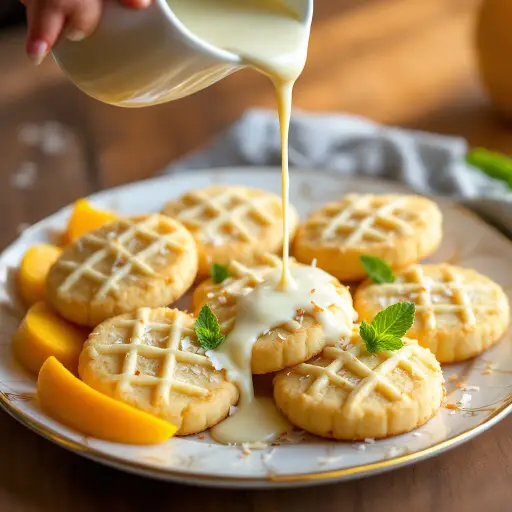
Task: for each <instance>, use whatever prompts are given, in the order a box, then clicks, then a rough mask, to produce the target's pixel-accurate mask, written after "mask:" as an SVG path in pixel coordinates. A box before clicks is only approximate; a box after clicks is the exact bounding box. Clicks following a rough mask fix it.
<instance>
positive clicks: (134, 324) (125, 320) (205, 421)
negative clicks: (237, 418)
mask: <svg viewBox="0 0 512 512" xmlns="http://www.w3.org/2000/svg"><path fill="white" fill-rule="evenodd" d="M194 322H195V319H194V318H192V317H191V316H189V315H187V314H185V313H183V312H181V311H178V310H177V309H172V310H171V309H168V308H155V309H151V308H140V309H138V310H137V311H135V312H133V313H127V314H124V315H121V316H117V317H115V318H111V319H109V320H106V321H105V322H103V323H101V324H100V325H98V326H97V327H96V329H94V331H93V332H92V333H91V335H90V336H89V339H88V340H87V342H86V343H85V345H84V349H83V351H82V354H81V356H80V364H79V374H80V377H81V378H82V380H83V381H84V382H85V383H87V384H88V385H89V386H91V387H92V388H94V389H96V390H98V391H100V392H102V393H104V394H106V395H108V396H111V397H113V398H115V399H117V400H121V401H122V402H125V403H127V404H130V405H132V406H134V407H136V408H138V409H140V410H143V411H145V412H148V413H150V414H153V415H155V416H158V417H160V418H163V419H165V420H167V421H170V422H171V423H172V424H174V425H176V426H177V427H178V435H188V434H195V433H198V432H202V431H203V430H206V429H207V428H209V427H211V426H213V425H215V424H216V423H218V422H219V421H222V420H223V419H224V418H225V417H226V416H227V415H228V413H229V408H230V406H232V405H234V404H235V403H236V402H237V400H238V390H237V388H236V386H235V385H234V384H232V383H230V382H228V381H227V380H226V378H225V375H224V372H222V371H217V370H215V368H214V367H213V366H212V363H211V362H210V360H209V359H208V358H207V357H206V356H205V351H204V349H203V348H202V347H201V346H200V345H199V343H198V341H197V338H196V335H195V332H194Z"/></svg>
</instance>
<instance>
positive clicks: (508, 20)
mask: <svg viewBox="0 0 512 512" xmlns="http://www.w3.org/2000/svg"><path fill="white" fill-rule="evenodd" d="M476 51H477V59H478V65H479V69H480V77H481V80H482V83H483V85H484V87H485V88H486V90H487V93H488V94H489V97H490V100H491V102H492V104H493V106H494V107H495V109H496V110H497V111H498V112H500V113H502V114H504V115H505V116H507V117H510V118H512V60H511V56H512V0H483V2H482V4H481V7H480V10H479V12H478V19H477V27H476Z"/></svg>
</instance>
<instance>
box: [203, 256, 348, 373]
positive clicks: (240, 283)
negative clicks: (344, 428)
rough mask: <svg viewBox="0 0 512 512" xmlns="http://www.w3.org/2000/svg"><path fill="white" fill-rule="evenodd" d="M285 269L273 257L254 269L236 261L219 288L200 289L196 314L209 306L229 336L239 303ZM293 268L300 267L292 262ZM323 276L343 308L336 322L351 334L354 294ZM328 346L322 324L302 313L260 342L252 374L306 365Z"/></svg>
mask: <svg viewBox="0 0 512 512" xmlns="http://www.w3.org/2000/svg"><path fill="white" fill-rule="evenodd" d="M281 265H282V263H281V259H280V258H278V257H277V256H274V255H270V254H267V255H264V256H261V257H259V258H258V259H257V261H256V265H255V266H253V267H248V266H245V265H242V264H241V263H238V262H235V261H232V262H231V263H230V264H229V266H228V270H229V273H230V277H228V278H227V279H225V280H224V281H223V282H221V283H218V284H215V283H213V282H212V280H211V279H210V280H207V281H205V282H204V283H202V284H201V285H200V286H199V287H198V288H197V289H196V291H195V294H194V298H193V304H194V310H195V312H196V314H197V313H198V312H199V310H200V309H201V308H202V306H203V305H204V304H208V305H209V306H210V307H211V309H212V311H213V312H214V313H215V315H216V316H217V318H218V319H219V322H220V325H221V330H222V332H223V333H224V334H229V332H230V331H231V330H232V329H233V326H234V325H235V321H236V311H237V299H238V298H239V297H241V296H244V295H247V294H249V293H251V292H252V291H253V290H254V289H255V288H256V287H257V286H258V285H260V284H261V283H263V282H264V281H265V280H266V279H268V278H269V276H271V275H274V274H275V273H276V272H280V271H281V268H282V267H281ZM291 266H292V268H293V267H294V266H297V263H295V262H294V261H291ZM301 267H303V266H302V265H301ZM322 276H323V279H324V280H325V282H326V285H327V286H329V287H332V288H333V290H335V292H336V293H337V295H338V297H339V301H338V302H339V304H338V305H336V307H333V308H332V309H331V310H330V314H332V315H334V320H333V321H334V322H336V323H337V324H338V325H345V326H346V331H347V332H350V330H351V328H352V325H353V321H354V318H355V312H354V310H353V306H352V297H351V295H350V292H349V291H348V289H347V288H346V287H345V286H342V285H341V284H340V283H339V282H338V280H337V279H335V278H334V277H332V276H330V275H328V274H327V273H325V272H322ZM314 291H315V290H311V292H312V293H314ZM326 343H327V342H326V339H325V333H324V330H323V328H322V325H321V323H320V322H318V321H317V320H316V319H315V318H314V316H313V315H311V314H308V313H306V312H305V311H303V310H302V311H299V310H298V311H297V314H296V316H295V318H294V319H293V320H292V321H291V322H288V323H287V324H284V325H280V326H277V327H274V328H272V329H269V330H268V331H267V332H265V333H263V334H262V335H261V336H259V338H258V339H257V340H256V342H255V343H254V346H253V350H252V365H251V366H252V373H253V374H264V373H271V372H275V371H278V370H281V369H283V368H286V367H288V366H293V365H295V364H298V363H300V362H303V361H306V360H307V359H309V358H311V357H313V356H314V355H315V354H318V353H319V352H321V350H322V349H323V348H324V347H325V345H326Z"/></svg>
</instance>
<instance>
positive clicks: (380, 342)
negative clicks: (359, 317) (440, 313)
mask: <svg viewBox="0 0 512 512" xmlns="http://www.w3.org/2000/svg"><path fill="white" fill-rule="evenodd" d="M415 313H416V305H415V304H414V303H413V302H399V303H398V304H393V305H392V306H389V307H388V308H386V309H384V310H382V311H381V312H380V313H378V314H377V315H376V316H375V318H374V319H373V321H372V323H371V324H369V323H368V322H365V321H364V320H363V321H362V322H361V326H360V327H359V335H360V336H361V339H362V340H363V341H364V343H365V344H366V350H367V351H368V352H371V353H375V352H383V351H387V350H399V349H401V348H402V347H403V346H404V344H403V342H402V340H401V338H402V336H404V335H405V333H406V332H407V331H408V330H409V329H410V328H411V326H412V324H413V323H414V315H415Z"/></svg>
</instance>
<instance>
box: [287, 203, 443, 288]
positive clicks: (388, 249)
mask: <svg viewBox="0 0 512 512" xmlns="http://www.w3.org/2000/svg"><path fill="white" fill-rule="evenodd" d="M441 238H442V215H441V212H440V210H439V208H438V207H437V205H436V204H435V203H434V202H432V201H430V200H429V199H426V198H424V197H420V196H413V195H369V194H366V195H358V194H349V195H346V196H344V197H342V198H341V199H340V200H339V201H337V202H333V203H329V204H327V205H325V206H323V207H322V208H320V209H319V210H317V211H316V212H314V213H313V214H311V215H310V216H309V217H308V218H307V219H306V221H305V222H304V223H303V224H302V225H301V226H300V228H299V231H298V233H297V237H296V239H295V244H294V256H295V257H296V258H297V260H298V261H301V262H303V263H307V264H310V263H311V261H313V260H315V259H316V261H317V264H318V266H319V267H320V268H322V269H324V270H325V271H327V272H329V273H330V274H332V275H333V276H335V277H336V278H338V279H340V280H341V281H356V280H361V279H363V278H364V277H366V273H365V271H364V269H363V267H362V266H361V263H360V256H361V255H362V254H368V255H372V256H376V257H379V258H382V259H384V260H385V261H386V262H387V263H388V264H389V265H391V266H392V267H394V268H400V267H404V266H406V265H410V264H412V263H416V262H417V261H419V260H420V259H422V258H424V257H426V256H428V255H429V254H431V253H432V252H434V251H435V250H436V249H437V248H438V246H439V244H440V243H441Z"/></svg>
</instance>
